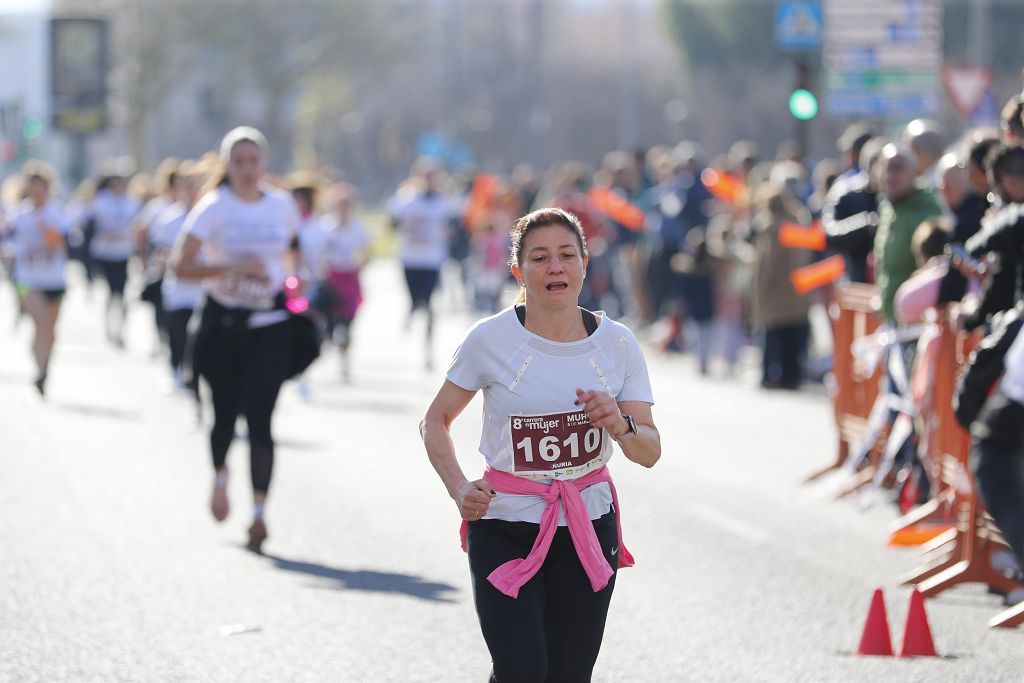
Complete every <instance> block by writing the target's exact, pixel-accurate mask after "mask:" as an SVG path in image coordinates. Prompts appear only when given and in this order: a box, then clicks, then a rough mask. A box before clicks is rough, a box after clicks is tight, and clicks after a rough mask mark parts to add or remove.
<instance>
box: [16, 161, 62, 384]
mask: <svg viewBox="0 0 1024 683" xmlns="http://www.w3.org/2000/svg"><path fill="white" fill-rule="evenodd" d="M22 173H23V175H24V179H25V190H24V196H25V199H24V201H23V202H22V203H21V204H20V205H19V206H18V207H17V208H16V209H15V211H14V212H13V213H12V215H11V216H10V224H11V230H12V236H11V237H12V241H13V244H14V280H15V283H16V286H17V290H18V294H19V296H20V297H21V303H22V307H23V308H24V310H25V312H26V313H28V314H29V316H30V317H31V318H32V322H33V323H34V324H35V337H34V338H33V340H32V355H33V356H34V357H35V361H36V369H37V371H38V374H37V376H36V380H35V387H36V389H37V390H38V391H39V393H40V394H41V395H42V394H45V393H46V378H47V373H48V371H49V366H50V356H51V353H52V352H53V344H54V337H55V332H56V328H57V316H58V315H59V314H60V304H61V299H62V298H63V296H64V289H65V287H66V280H65V273H64V271H65V268H66V267H67V261H68V247H67V234H68V227H69V226H68V221H67V218H66V216H65V215H64V212H63V211H62V210H61V208H60V206H59V205H58V204H57V202H56V201H54V200H52V199H51V198H50V190H51V188H52V186H53V183H54V177H55V176H54V173H53V170H52V169H51V168H50V167H49V166H46V165H45V164H42V163H39V162H30V163H28V164H26V165H25V168H24V169H23V171H22Z"/></svg>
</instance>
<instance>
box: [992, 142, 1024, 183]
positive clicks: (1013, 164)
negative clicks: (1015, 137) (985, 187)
mask: <svg viewBox="0 0 1024 683" xmlns="http://www.w3.org/2000/svg"><path fill="white" fill-rule="evenodd" d="M985 170H986V171H987V172H988V183H989V185H990V186H991V187H995V186H996V183H998V182H999V181H1001V180H1002V178H1003V176H1004V175H1012V176H1017V177H1024V145H1021V144H1020V143H1017V144H1013V145H1003V144H999V145H997V146H995V147H993V148H992V149H990V150H989V152H988V155H987V156H986V157H985Z"/></svg>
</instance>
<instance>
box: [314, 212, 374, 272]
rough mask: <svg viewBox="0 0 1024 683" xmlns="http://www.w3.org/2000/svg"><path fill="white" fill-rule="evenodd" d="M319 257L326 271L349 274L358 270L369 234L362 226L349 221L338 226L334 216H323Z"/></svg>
mask: <svg viewBox="0 0 1024 683" xmlns="http://www.w3.org/2000/svg"><path fill="white" fill-rule="evenodd" d="M320 225H321V235H322V237H321V242H320V257H321V263H323V264H324V265H325V266H326V268H327V269H328V270H340V271H346V272H351V271H353V270H359V267H360V266H361V265H362V263H363V256H364V254H365V253H366V248H367V246H369V244H370V234H369V233H368V232H366V229H365V228H364V227H363V224H362V223H360V222H359V221H358V220H355V219H351V220H349V222H348V223H346V224H344V225H340V224H339V223H338V219H337V218H336V217H334V216H324V217H323V219H322V221H321V224H320Z"/></svg>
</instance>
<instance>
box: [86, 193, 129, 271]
mask: <svg viewBox="0 0 1024 683" xmlns="http://www.w3.org/2000/svg"><path fill="white" fill-rule="evenodd" d="M138 212H139V202H138V200H137V199H135V198H134V197H129V196H128V195H126V194H115V193H113V192H111V191H110V190H100V191H99V192H97V193H96V196H95V197H93V198H92V201H91V202H89V205H88V206H87V207H86V209H85V212H84V214H83V216H82V217H83V220H87V219H89V218H92V219H93V221H94V224H95V226H96V232H95V234H94V235H93V238H92V242H91V243H90V247H89V253H90V254H91V255H92V256H93V258H98V259H102V260H104V261H127V260H128V259H129V258H130V257H131V255H132V252H133V251H135V245H134V243H133V242H132V219H134V218H135V214H137V213H138Z"/></svg>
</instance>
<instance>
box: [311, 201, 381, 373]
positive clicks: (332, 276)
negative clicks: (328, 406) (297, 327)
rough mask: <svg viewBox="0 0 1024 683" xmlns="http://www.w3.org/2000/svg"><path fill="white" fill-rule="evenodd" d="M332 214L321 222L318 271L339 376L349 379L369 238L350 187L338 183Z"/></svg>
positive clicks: (361, 300)
mask: <svg viewBox="0 0 1024 683" xmlns="http://www.w3.org/2000/svg"><path fill="white" fill-rule="evenodd" d="M334 193H335V194H334V200H333V204H334V205H333V207H332V209H333V210H332V212H331V213H329V214H327V215H325V216H324V217H323V219H322V222H321V226H322V227H321V230H322V236H321V238H320V239H319V240H318V244H319V245H320V254H319V257H318V258H319V260H320V261H321V265H319V266H318V270H319V271H320V272H322V273H323V274H324V277H323V279H324V286H325V287H326V288H327V291H328V295H327V296H326V297H325V302H324V308H326V309H327V310H326V311H325V313H326V318H327V323H328V330H329V331H330V333H331V337H332V339H333V340H334V343H335V344H337V345H338V349H339V351H340V352H341V376H342V378H343V379H344V380H346V381H347V380H348V379H349V377H350V367H349V355H348V351H349V346H350V345H351V341H352V322H353V321H354V320H355V317H356V311H358V310H359V306H360V305H361V304H362V302H363V291H362V287H361V286H360V284H359V272H360V271H361V270H362V268H363V265H364V264H365V263H366V249H367V247H368V246H369V244H370V235H369V233H368V232H367V231H366V229H365V228H364V227H363V224H362V222H361V221H360V220H359V218H358V216H357V215H356V209H357V205H358V195H357V193H356V189H355V188H354V187H352V186H351V185H347V184H344V183H342V184H339V185H338V186H337V187H336V188H335V190H334Z"/></svg>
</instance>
